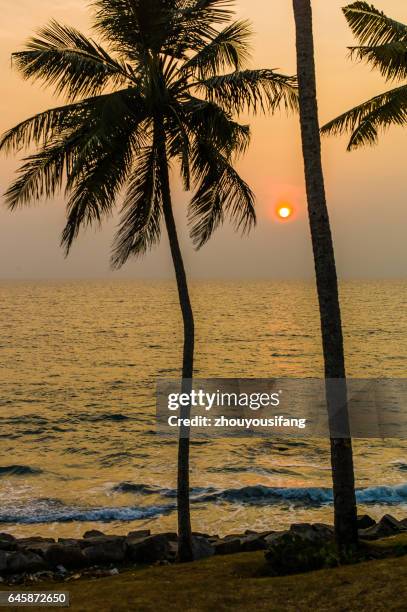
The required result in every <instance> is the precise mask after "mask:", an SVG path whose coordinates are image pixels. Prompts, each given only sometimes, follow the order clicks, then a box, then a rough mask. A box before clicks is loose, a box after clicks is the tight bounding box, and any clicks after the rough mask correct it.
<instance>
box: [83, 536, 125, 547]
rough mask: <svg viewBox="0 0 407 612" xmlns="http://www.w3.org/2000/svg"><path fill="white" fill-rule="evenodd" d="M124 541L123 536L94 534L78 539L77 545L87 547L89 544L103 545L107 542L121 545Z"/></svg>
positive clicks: (107, 543)
mask: <svg viewBox="0 0 407 612" xmlns="http://www.w3.org/2000/svg"><path fill="white" fill-rule="evenodd" d="M124 541H125V537H124V536H115V535H111V536H108V535H104V536H94V537H92V538H86V539H83V540H78V543H77V544H78V545H79V546H80V547H81V548H84V549H85V548H88V547H89V546H103V545H105V544H106V545H109V544H121V545H123V544H124Z"/></svg>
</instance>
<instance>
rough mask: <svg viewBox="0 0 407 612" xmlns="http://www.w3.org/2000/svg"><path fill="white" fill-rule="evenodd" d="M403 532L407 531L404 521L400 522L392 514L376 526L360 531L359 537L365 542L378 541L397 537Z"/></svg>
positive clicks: (384, 517)
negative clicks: (393, 536)
mask: <svg viewBox="0 0 407 612" xmlns="http://www.w3.org/2000/svg"><path fill="white" fill-rule="evenodd" d="M403 531H407V526H405V525H404V524H403V522H402V521H398V520H397V519H396V518H394V516H391V515H390V514H385V515H384V516H383V518H381V519H380V521H379V522H378V523H376V524H375V525H372V526H371V527H368V528H367V529H360V530H359V536H360V537H361V538H362V539H363V540H377V539H379V538H386V537H389V536H392V535H396V534H398V533H401V532H403Z"/></svg>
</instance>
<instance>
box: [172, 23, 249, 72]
mask: <svg viewBox="0 0 407 612" xmlns="http://www.w3.org/2000/svg"><path fill="white" fill-rule="evenodd" d="M251 34H252V30H251V28H250V26H249V24H248V22H247V21H236V22H234V23H231V24H230V25H228V26H227V27H226V28H224V29H223V30H222V31H221V32H216V33H215V34H214V35H213V36H212V37H211V39H210V41H209V43H206V42H205V44H203V46H202V48H201V49H200V50H199V51H198V52H197V53H196V54H195V55H194V56H193V57H192V58H191V59H190V60H188V61H187V62H185V64H184V66H183V68H182V69H183V70H185V71H191V72H192V73H194V72H196V73H197V75H198V78H200V79H205V78H207V77H210V76H213V75H215V74H216V73H217V72H222V71H223V70H225V69H228V68H234V69H235V70H241V69H242V67H243V65H244V63H245V62H246V60H247V59H248V57H249V48H248V38H249V37H250V35H251Z"/></svg>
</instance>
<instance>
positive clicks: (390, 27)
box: [343, 1, 407, 47]
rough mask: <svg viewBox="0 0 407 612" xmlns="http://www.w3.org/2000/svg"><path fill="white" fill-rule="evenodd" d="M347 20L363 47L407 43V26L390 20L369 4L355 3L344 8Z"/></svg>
mask: <svg viewBox="0 0 407 612" xmlns="http://www.w3.org/2000/svg"><path fill="white" fill-rule="evenodd" d="M343 12H344V15H345V17H346V20H347V22H348V24H349V26H350V28H351V30H352V32H353V33H354V34H355V36H356V37H357V38H358V40H359V42H360V43H361V44H362V45H368V46H371V47H373V46H375V45H383V44H387V43H390V42H396V41H397V42H405V41H407V25H405V24H404V23H400V22H398V21H395V20H394V19H390V18H389V17H387V16H386V15H385V14H384V13H383V12H382V11H379V10H378V9H376V8H375V7H374V6H373V5H372V4H369V3H368V2H362V1H358V2H353V3H352V4H349V5H348V6H345V7H344V8H343Z"/></svg>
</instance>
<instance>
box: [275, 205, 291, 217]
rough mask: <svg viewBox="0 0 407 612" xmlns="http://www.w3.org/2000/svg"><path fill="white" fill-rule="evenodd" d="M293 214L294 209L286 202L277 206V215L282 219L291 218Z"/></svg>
mask: <svg viewBox="0 0 407 612" xmlns="http://www.w3.org/2000/svg"><path fill="white" fill-rule="evenodd" d="M292 214H293V209H292V207H291V206H288V205H287V204H284V205H283V206H278V207H277V215H278V217H279V218H280V219H289V218H290V217H291V216H292Z"/></svg>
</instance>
